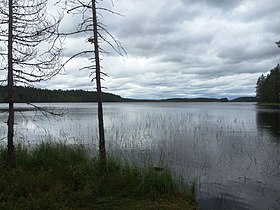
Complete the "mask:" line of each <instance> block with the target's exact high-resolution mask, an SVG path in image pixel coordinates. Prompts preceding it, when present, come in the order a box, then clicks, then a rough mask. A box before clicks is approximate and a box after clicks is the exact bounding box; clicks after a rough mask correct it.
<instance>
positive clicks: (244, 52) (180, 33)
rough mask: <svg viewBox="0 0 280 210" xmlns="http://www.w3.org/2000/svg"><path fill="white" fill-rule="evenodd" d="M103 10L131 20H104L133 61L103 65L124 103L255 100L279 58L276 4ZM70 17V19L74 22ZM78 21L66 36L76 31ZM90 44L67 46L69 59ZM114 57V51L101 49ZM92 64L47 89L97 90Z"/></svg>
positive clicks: (124, 4) (200, 1)
mask: <svg viewBox="0 0 280 210" xmlns="http://www.w3.org/2000/svg"><path fill="white" fill-rule="evenodd" d="M110 2H111V1H103V2H101V3H102V4H104V5H101V6H106V7H110V8H111V9H113V10H115V11H117V12H119V13H121V14H123V15H124V17H120V16H116V15H113V14H110V13H104V14H103V17H100V20H101V21H102V22H103V23H104V24H105V25H107V27H108V29H109V30H110V32H111V33H112V34H113V35H114V36H115V37H116V38H117V39H118V40H120V41H121V42H122V44H123V46H124V48H125V49H126V51H127V57H125V58H121V57H120V56H118V55H117V54H116V53H114V52H112V51H110V52H111V54H110V55H105V56H104V57H103V58H102V66H103V70H104V71H105V72H106V73H108V74H109V75H110V77H108V78H105V81H104V82H103V84H104V86H106V87H107V90H106V91H108V92H112V93H115V94H119V95H121V96H122V97H129V98H145V99H154V98H155V99H162V98H171V97H218V98H221V97H228V98H234V97H238V96H254V95H255V84H256V81H257V78H258V77H259V76H260V75H261V74H263V73H266V72H268V71H269V70H270V69H272V68H273V67H274V66H275V65H276V64H277V63H278V62H279V57H280V54H279V53H280V49H278V48H277V47H276V45H275V41H278V40H279V39H280V29H279V22H278V20H279V19H280V5H279V4H277V3H275V1H273V0H258V1H255V0H227V1H222V0H196V1H195V0H175V1H168V0H149V1H140V0H122V1H115V2H114V7H113V8H112V7H111V3H110ZM68 17H69V16H66V18H68ZM75 22H78V21H73V18H70V17H69V19H65V20H64V22H63V28H65V29H69V28H70V29H71V27H74V24H73V23H75ZM86 38H87V37H86V36H85V37H83V36H77V37H73V38H71V39H67V40H66V45H65V47H66V52H65V56H70V55H71V54H73V53H75V52H77V51H78V50H80V49H84V48H88V49H90V48H91V47H92V46H88V44H87V43H86V42H85V40H86ZM102 47H103V48H105V49H106V50H110V49H109V48H108V46H102ZM88 64H89V61H88V59H87V58H79V59H76V60H73V61H72V62H71V63H69V65H67V66H66V69H65V72H63V75H59V76H56V77H55V78H54V79H53V80H51V81H49V82H48V83H41V84H40V86H41V87H46V88H61V89H73V88H74V89H89V90H93V89H94V84H93V83H90V80H91V78H89V74H90V72H88V71H79V68H80V67H82V66H83V65H88Z"/></svg>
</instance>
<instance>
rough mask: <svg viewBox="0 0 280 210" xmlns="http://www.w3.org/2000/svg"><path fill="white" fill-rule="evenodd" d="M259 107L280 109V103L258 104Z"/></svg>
mask: <svg viewBox="0 0 280 210" xmlns="http://www.w3.org/2000/svg"><path fill="white" fill-rule="evenodd" d="M257 105H259V106H271V107H280V103H257Z"/></svg>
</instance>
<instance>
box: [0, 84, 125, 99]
mask: <svg viewBox="0 0 280 210" xmlns="http://www.w3.org/2000/svg"><path fill="white" fill-rule="evenodd" d="M7 92H8V91H7V86H0V103H7ZM14 92H15V102H16V103H26V102H30V103H43V102H96V101H97V99H96V92H94V91H85V90H48V89H39V88H33V87H22V86H16V87H14ZM103 101H105V102H121V101H123V99H122V98H121V97H120V96H118V95H114V94H111V93H103Z"/></svg>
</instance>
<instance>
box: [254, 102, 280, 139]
mask: <svg viewBox="0 0 280 210" xmlns="http://www.w3.org/2000/svg"><path fill="white" fill-rule="evenodd" d="M256 114H257V117H256V118H257V126H258V129H260V130H264V131H268V132H270V133H271V134H272V135H274V136H276V137H280V110H279V109H275V108H264V107H258V108H257V112H256Z"/></svg>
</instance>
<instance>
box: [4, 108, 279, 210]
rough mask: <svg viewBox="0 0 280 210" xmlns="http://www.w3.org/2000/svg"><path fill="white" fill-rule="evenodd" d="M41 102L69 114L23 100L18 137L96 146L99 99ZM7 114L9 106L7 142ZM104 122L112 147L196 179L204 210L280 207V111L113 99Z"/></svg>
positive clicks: (113, 150)
mask: <svg viewBox="0 0 280 210" xmlns="http://www.w3.org/2000/svg"><path fill="white" fill-rule="evenodd" d="M6 106H7V105H5V104H0V108H4V107H6ZM40 106H41V107H44V108H46V109H47V110H49V111H57V112H63V113H65V115H64V116H62V117H56V118H53V117H51V116H49V117H45V116H44V114H43V113H41V112H39V111H35V110H29V109H28V107H27V106H26V105H23V104H17V107H18V108H20V109H21V110H22V111H21V112H17V113H16V126H15V130H16V132H15V139H16V141H17V142H20V143H22V144H28V145H32V144H34V143H35V142H38V141H42V140H45V139H52V140H58V139H59V140H63V141H67V142H70V143H77V142H78V143H83V144H85V145H87V146H88V147H89V148H90V149H95V148H96V146H97V105H96V104H95V103H72V104H66V103H57V104H40ZM22 108H27V109H26V110H25V109H22ZM6 120H7V113H6V112H1V113H0V123H1V124H0V140H1V142H2V143H4V142H5V136H6V123H5V121H6ZM104 120H105V131H106V141H107V148H108V150H109V151H110V152H111V153H114V154H118V155H119V156H121V157H122V158H124V159H126V160H130V161H138V162H140V163H143V164H153V165H167V166H169V167H170V168H171V169H172V170H173V171H174V174H175V175H176V176H178V177H180V178H183V179H184V180H185V181H186V182H195V183H196V189H197V199H198V202H199V205H200V206H201V208H202V209H238V210H239V209H260V210H264V209H280V109H272V108H264V107H259V106H256V105H254V104H253V103H105V104H104Z"/></svg>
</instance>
